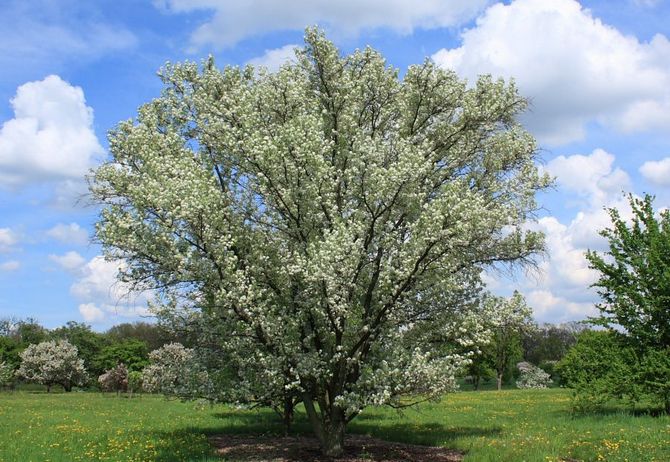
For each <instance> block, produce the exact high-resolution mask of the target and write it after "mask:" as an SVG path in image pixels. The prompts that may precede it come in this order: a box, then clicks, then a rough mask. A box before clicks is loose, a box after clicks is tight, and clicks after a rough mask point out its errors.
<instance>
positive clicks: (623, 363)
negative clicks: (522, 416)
mask: <svg viewBox="0 0 670 462" xmlns="http://www.w3.org/2000/svg"><path fill="white" fill-rule="evenodd" d="M635 362H636V360H635V353H634V352H633V351H632V349H631V348H630V347H627V346H625V345H624V344H622V341H621V337H620V336H619V335H618V334H617V333H616V332H611V331H592V330H587V331H584V332H582V333H581V334H579V336H578V337H577V343H576V344H575V346H573V347H572V348H571V349H570V351H568V353H567V354H566V355H565V357H564V358H563V359H562V360H561V361H560V362H559V363H558V364H557V365H556V368H557V370H558V372H559V374H560V375H561V378H562V379H563V380H564V381H565V383H566V384H567V385H568V386H569V387H570V388H572V389H573V390H574V392H575V395H574V397H575V401H574V406H575V408H576V409H577V410H581V411H586V410H592V409H595V408H597V407H599V406H602V405H603V404H605V403H607V402H608V401H610V400H611V399H613V398H619V399H622V398H626V399H628V400H635V399H636V397H637V394H636V393H637V390H636V387H635V379H634V377H635V367H634V364H635Z"/></svg>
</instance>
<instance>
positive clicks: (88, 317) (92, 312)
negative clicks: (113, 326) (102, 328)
mask: <svg viewBox="0 0 670 462" xmlns="http://www.w3.org/2000/svg"><path fill="white" fill-rule="evenodd" d="M79 313H80V314H81V316H82V318H84V321H86V322H99V321H103V320H104V319H105V313H104V312H103V311H102V310H101V309H100V308H98V307H97V306H95V303H82V304H81V305H79Z"/></svg>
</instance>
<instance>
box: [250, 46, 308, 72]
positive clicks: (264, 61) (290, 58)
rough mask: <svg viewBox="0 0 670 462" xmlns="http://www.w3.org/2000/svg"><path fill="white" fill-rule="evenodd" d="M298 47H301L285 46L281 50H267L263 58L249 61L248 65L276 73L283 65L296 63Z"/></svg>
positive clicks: (259, 57)
mask: <svg viewBox="0 0 670 462" xmlns="http://www.w3.org/2000/svg"><path fill="white" fill-rule="evenodd" d="M297 47H299V45H295V44H289V45H284V46H283V47H281V48H275V49H272V50H265V53H263V55H262V56H258V57H256V58H253V59H250V60H249V61H247V64H251V65H252V66H256V67H265V68H267V69H268V70H269V71H270V72H276V71H278V70H279V68H280V67H281V66H282V64H286V63H291V62H295V49H296V48H297Z"/></svg>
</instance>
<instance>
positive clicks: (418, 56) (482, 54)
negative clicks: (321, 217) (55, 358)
mask: <svg viewBox="0 0 670 462" xmlns="http://www.w3.org/2000/svg"><path fill="white" fill-rule="evenodd" d="M313 24H318V25H320V26H321V27H323V28H324V29H325V30H326V31H327V33H328V35H329V37H331V38H332V39H333V40H335V42H336V43H337V44H338V46H340V48H341V49H342V51H343V52H349V51H351V50H353V49H355V48H358V47H363V46H366V45H371V46H373V47H374V48H377V49H379V50H380V51H382V52H383V53H384V55H385V56H386V57H387V59H388V62H389V63H390V64H391V65H393V66H395V67H398V68H399V69H400V70H401V71H402V70H403V69H405V68H406V67H407V66H408V65H410V64H413V63H419V62H421V61H423V60H424V59H425V58H427V57H429V58H432V59H433V60H435V62H436V63H438V64H439V65H441V66H444V67H448V68H452V69H454V70H456V71H457V72H458V73H459V74H460V75H462V76H463V77H464V78H467V79H469V80H470V81H472V79H474V78H476V76H477V75H479V74H483V73H491V74H494V75H496V76H502V77H505V78H510V77H513V78H514V79H515V81H516V82H517V85H518V87H519V88H520V91H521V93H522V94H523V95H525V96H527V97H528V98H530V100H531V102H532V107H531V110H530V111H529V112H528V113H527V114H526V115H525V116H524V119H523V122H524V124H525V125H526V126H527V127H528V128H529V130H530V131H531V132H532V133H533V134H534V135H535V136H536V137H537V138H538V141H539V143H540V147H541V149H542V157H543V163H542V168H543V169H546V170H547V171H549V172H550V173H551V174H552V175H554V176H556V187H555V188H554V189H553V190H552V191H550V192H548V193H545V194H543V195H542V196H541V197H540V202H541V204H542V205H543V207H544V211H543V212H542V214H541V216H540V220H539V222H538V223H537V224H534V225H532V226H534V227H536V228H538V229H542V230H543V231H545V233H546V234H547V256H546V258H544V259H543V260H540V264H539V269H540V270H539V271H537V272H533V273H531V274H521V273H520V274H517V275H515V276H514V277H507V276H502V275H497V274H487V275H485V278H486V280H487V281H488V283H489V284H490V288H491V289H492V290H493V291H496V292H498V293H502V294H506V293H509V292H510V291H511V290H513V289H519V290H520V291H521V292H522V293H524V294H525V295H526V297H527V299H528V301H529V303H530V304H531V306H533V308H534V310H535V316H536V318H537V319H538V320H540V321H551V322H561V321H566V320H573V319H583V318H584V317H585V316H587V315H590V314H593V312H594V311H593V303H594V301H596V300H597V298H596V297H595V295H594V293H593V291H592V290H590V289H588V286H589V284H590V283H591V282H593V280H594V277H595V275H594V274H593V272H592V271H591V270H589V269H588V267H587V265H586V262H585V260H584V258H583V252H584V250H585V249H587V248H591V249H602V248H603V242H602V240H601V239H600V238H599V237H598V235H597V230H598V229H600V228H602V227H604V226H606V225H607V224H608V220H607V216H606V214H605V213H604V211H603V207H620V208H622V210H624V213H625V211H626V208H625V202H626V201H625V200H624V199H623V197H622V191H629V192H633V193H635V194H642V193H645V192H648V193H652V194H655V195H656V196H657V199H656V205H657V206H658V207H667V206H669V205H670V40H669V38H670V4H669V3H668V2H667V1H664V0H656V1H654V0H612V1H606V0H599V1H584V2H581V3H578V2H576V1H573V0H515V1H511V2H498V3H496V2H491V1H486V0H481V1H478V0H414V1H413V2H407V1H406V0H384V1H382V0H357V1H354V0H339V1H326V0H309V1H308V0H296V1H293V2H281V1H277V0H249V1H247V2H233V1H229V0H155V1H150V0H146V1H142V0H114V1H111V0H98V1H95V2H81V1H76V0H23V1H20V0H16V1H14V0H0V69H2V72H0V317H6V316H16V317H22V318H23V317H28V316H31V317H35V318H37V319H38V320H39V321H40V322H42V323H43V324H44V325H46V326H49V327H55V326H58V325H61V324H63V323H65V322H67V321H68V320H76V321H85V322H88V323H90V324H92V325H93V327H94V328H96V329H104V328H107V327H109V326H110V325H112V324H115V323H119V322H124V321H128V320H134V319H138V316H142V315H143V314H145V308H144V307H145V305H146V297H144V296H143V295H142V294H128V293H127V291H126V290H125V287H124V286H123V285H122V284H119V283H115V272H116V269H117V265H116V264H115V263H113V262H105V261H104V260H103V259H102V258H101V257H100V248H99V246H97V245H95V244H91V243H90V236H91V234H92V229H93V228H92V226H93V223H94V222H95V219H96V209H95V208H94V207H92V206H90V205H89V204H87V201H86V196H85V192H86V185H85V181H84V175H85V174H86V172H87V171H88V169H90V168H92V167H95V165H97V164H98V163H99V162H100V161H101V160H102V159H104V158H105V156H106V155H107V154H106V146H107V142H106V132H107V131H108V130H109V129H111V128H112V127H114V125H115V124H116V123H117V122H119V121H121V120H125V119H128V118H132V117H133V116H134V115H135V113H136V110H137V107H138V106H140V105H141V104H142V103H143V102H146V101H148V100H149V99H151V98H153V97H155V96H157V95H158V94H159V92H160V82H159V80H158V79H157V78H156V76H155V74H156V71H157V70H158V69H159V68H160V67H161V66H162V65H163V64H165V62H166V61H173V62H174V61H181V60H185V59H191V60H200V59H202V58H204V57H206V56H207V55H209V54H212V55H214V56H215V58H216V60H217V63H218V65H219V66H223V65H227V64H232V65H244V64H246V63H253V64H259V65H266V66H268V67H270V68H273V67H277V66H278V65H280V64H281V63H282V62H285V61H286V59H289V57H290V56H291V53H292V52H291V50H292V47H293V46H296V45H300V44H301V42H302V35H303V29H304V27H305V26H308V25H313Z"/></svg>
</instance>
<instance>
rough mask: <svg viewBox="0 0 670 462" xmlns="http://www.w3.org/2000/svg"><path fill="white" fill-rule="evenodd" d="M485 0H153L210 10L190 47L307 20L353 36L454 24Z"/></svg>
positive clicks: (223, 43)
mask: <svg viewBox="0 0 670 462" xmlns="http://www.w3.org/2000/svg"><path fill="white" fill-rule="evenodd" d="M487 3H488V1H487V0H442V1H437V0H415V1H413V2H408V1H405V0H340V1H337V2H333V1H330V0H297V1H292V2H285V1H279V0H248V1H245V2H231V1H229V0H195V1H193V0H154V5H156V6H157V7H158V8H160V9H162V10H163V11H166V12H171V13H189V12H193V11H210V12H212V13H213V15H212V17H211V18H210V19H209V20H207V21H206V22H205V23H203V24H201V25H200V26H199V27H198V28H197V29H196V30H195V31H194V32H193V34H192V36H191V41H192V44H193V45H194V46H196V47H198V46H202V45H205V44H212V45H214V46H216V47H230V46H233V45H235V44H236V43H237V42H239V41H240V40H243V39H245V38H247V37H251V36H254V35H262V34H267V33H270V32H276V31H285V30H302V29H303V28H304V27H305V25H307V24H316V23H318V24H321V25H324V26H327V27H328V28H329V29H330V30H332V31H333V32H334V33H336V34H340V35H347V36H353V35H356V34H358V33H359V32H361V31H363V30H370V29H377V28H385V29H389V30H392V31H394V32H397V33H401V34H409V33H412V31H413V30H414V29H417V28H422V29H434V28H438V27H449V26H454V25H457V24H460V23H462V22H464V21H467V20H469V19H471V18H472V17H474V16H475V15H476V14H477V13H478V12H479V11H481V9H482V8H483V7H484V6H485V5H486V4H487Z"/></svg>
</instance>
